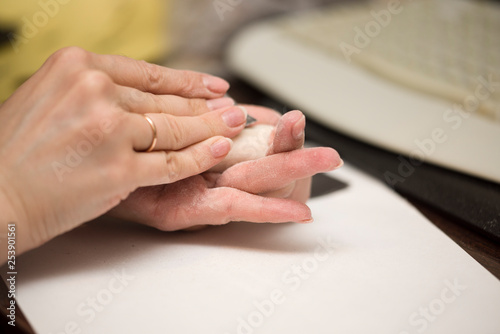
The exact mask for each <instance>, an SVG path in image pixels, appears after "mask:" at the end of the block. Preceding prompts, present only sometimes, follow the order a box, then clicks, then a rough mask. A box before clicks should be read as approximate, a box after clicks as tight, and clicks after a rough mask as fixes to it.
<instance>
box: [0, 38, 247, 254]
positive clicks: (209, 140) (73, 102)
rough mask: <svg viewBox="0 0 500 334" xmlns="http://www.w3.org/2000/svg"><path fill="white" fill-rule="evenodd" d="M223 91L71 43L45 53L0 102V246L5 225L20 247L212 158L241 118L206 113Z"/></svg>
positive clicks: (201, 79)
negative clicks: (155, 131) (41, 61)
mask: <svg viewBox="0 0 500 334" xmlns="http://www.w3.org/2000/svg"><path fill="white" fill-rule="evenodd" d="M228 88H229V85H228V84H227V83H226V82H225V81H224V80H222V79H220V78H215V77H212V76H209V75H206V74H201V73H195V72H188V71H178V70H172V69H168V68H164V67H160V66H156V65H151V64H148V63H145V62H141V61H135V60H132V59H128V58H125V57H120V56H105V55H96V54H93V53H90V52H87V51H84V50H82V49H79V48H67V49H63V50H60V51H58V52H57V53H55V54H54V55H53V56H51V57H50V58H49V59H48V60H47V61H46V63H45V64H44V65H43V66H42V67H41V68H40V70H39V71H37V72H36V73H35V74H34V75H33V76H32V77H31V78H30V79H29V80H27V81H26V82H25V83H24V84H23V85H22V86H21V87H20V88H19V89H18V90H17V91H16V92H15V93H14V94H13V95H12V96H11V97H10V98H9V99H8V100H7V101H5V102H4V103H3V104H2V105H1V106H0V161H1V164H0V212H2V217H1V218H0V219H1V229H2V230H1V231H0V236H1V238H2V239H1V244H2V249H3V248H4V247H5V246H4V245H6V232H7V230H6V229H7V223H9V222H14V223H16V239H17V243H16V245H17V246H16V251H17V254H20V253H22V252H24V251H26V250H29V249H31V248H34V247H36V246H38V245H41V244H42V243H44V242H46V241H48V240H50V239H51V238H53V237H55V236H57V235H59V234H61V233H64V232H66V231H68V230H70V229H72V228H74V227H76V226H78V225H79V224H81V223H83V222H85V221H88V220H91V219H93V218H96V217H98V216H100V215H102V214H104V213H106V212H107V211H108V210H110V209H111V208H113V207H114V206H116V205H117V204H118V203H120V201H121V200H123V199H125V198H127V196H128V195H129V194H130V193H132V192H133V191H134V190H136V189H137V188H139V187H145V186H153V185H158V184H165V183H173V182H176V181H178V180H180V179H183V178H186V177H189V176H192V175H196V174H199V173H201V172H203V171H205V170H207V169H208V168H210V167H212V166H213V165H215V164H217V163H218V162H220V161H221V160H222V159H223V158H224V157H225V155H226V154H227V153H228V152H229V150H230V147H231V141H230V140H229V139H227V138H225V137H228V138H231V137H234V136H236V135H237V134H238V133H239V132H241V130H242V129H243V128H244V123H245V118H246V114H245V112H244V111H243V110H241V109H240V108H236V107H232V108H231V107H227V106H226V107H224V108H222V109H217V110H211V108H210V107H211V106H212V107H213V105H216V106H218V107H220V106H224V105H231V104H233V102H232V100H230V99H225V100H222V101H221V100H220V99H221V98H222V97H223V96H224V94H225V93H226V91H227V89H228ZM208 102H211V103H208ZM212 109H214V108H212ZM233 109H235V110H233ZM229 110H232V111H234V112H235V113H236V116H235V115H233V116H232V117H228V118H227V117H226V118H227V119H229V120H230V123H232V124H231V126H229V125H228V124H226V123H225V122H224V115H226V112H227V111H229ZM143 113H149V114H148V115H149V116H150V117H151V118H152V119H153V121H154V123H155V124H156V126H157V128H158V144H157V149H156V150H155V151H154V152H151V153H145V152H141V151H143V150H145V149H146V148H147V147H149V145H150V144H151V142H152V139H153V137H152V129H151V126H150V125H149V123H148V122H147V121H146V120H145V119H144V117H143V116H142V115H140V114H143ZM238 115H239V116H238ZM238 122H239V125H236V124H235V123H238ZM160 149H161V150H160ZM163 150H164V151H163ZM6 253H7V252H6V251H5V252H3V251H2V252H1V256H3V257H5V254H6Z"/></svg>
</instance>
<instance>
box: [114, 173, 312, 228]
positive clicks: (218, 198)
mask: <svg viewBox="0 0 500 334" xmlns="http://www.w3.org/2000/svg"><path fill="white" fill-rule="evenodd" d="M198 181H199V180H198V179H197V178H196V176H194V177H192V178H189V179H187V180H183V181H182V182H180V183H174V184H172V185H168V186H156V187H146V188H140V189H138V190H136V191H135V192H134V193H132V194H131V195H130V196H129V197H128V198H127V199H126V200H125V201H124V202H123V203H122V205H120V206H119V207H117V208H114V209H113V210H111V211H110V213H111V214H112V215H113V216H115V217H119V218H124V219H128V220H131V219H132V220H134V221H137V222H140V223H143V224H146V225H149V226H153V227H155V228H158V229H160V230H163V231H177V230H185V229H187V228H190V227H192V226H200V225H223V224H226V223H228V222H230V221H248V222H255V223H268V222H269V223H284V222H298V223H310V222H312V216H311V210H310V209H309V207H307V206H306V205H305V204H303V203H300V202H295V201H291V200H286V199H274V198H265V197H261V196H257V195H252V194H248V193H246V192H243V191H239V190H236V189H232V188H215V189H205V191H201V192H199V194H198V195H197V196H191V195H189V194H185V193H183V192H182V189H177V188H179V187H177V186H182V187H187V188H189V189H193V188H192V187H191V186H195V187H196V189H198V187H200V186H201V184H200V182H198ZM175 190H177V192H178V193H175ZM123 204H126V206H124V205H123Z"/></svg>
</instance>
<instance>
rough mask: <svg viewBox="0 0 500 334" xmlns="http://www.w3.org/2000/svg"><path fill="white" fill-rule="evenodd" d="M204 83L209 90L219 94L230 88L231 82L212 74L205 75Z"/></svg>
mask: <svg viewBox="0 0 500 334" xmlns="http://www.w3.org/2000/svg"><path fill="white" fill-rule="evenodd" d="M203 84H204V85H205V87H207V89H208V90H209V91H211V92H212V93H217V94H223V93H225V92H227V91H228V89H229V83H228V82H227V81H226V80H224V79H221V78H218V77H214V76H211V75H205V76H204V77H203Z"/></svg>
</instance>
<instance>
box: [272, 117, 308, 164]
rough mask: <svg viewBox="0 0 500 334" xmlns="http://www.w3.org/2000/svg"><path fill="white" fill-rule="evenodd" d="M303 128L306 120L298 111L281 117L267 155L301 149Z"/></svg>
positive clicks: (303, 134)
mask: <svg viewBox="0 0 500 334" xmlns="http://www.w3.org/2000/svg"><path fill="white" fill-rule="evenodd" d="M305 126H306V118H305V116H304V114H302V113H301V112H300V111H298V110H293V111H290V112H288V113H286V114H285V115H283V117H281V119H280V120H279V122H278V125H277V126H276V134H275V136H274V140H273V142H272V144H271V147H270V148H269V151H268V155H271V154H276V153H282V152H289V151H293V150H297V149H300V148H302V147H303V146H304V137H305V133H304V129H305Z"/></svg>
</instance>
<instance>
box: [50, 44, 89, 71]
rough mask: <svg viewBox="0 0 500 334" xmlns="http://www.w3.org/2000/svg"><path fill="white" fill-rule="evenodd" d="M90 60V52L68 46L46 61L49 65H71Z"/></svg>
mask: <svg viewBox="0 0 500 334" xmlns="http://www.w3.org/2000/svg"><path fill="white" fill-rule="evenodd" d="M89 58H90V52H88V51H86V50H84V49H82V48H80V47H77V46H69V47H65V48H62V49H60V50H58V51H56V52H54V53H53V54H52V55H51V56H50V57H49V59H48V62H49V63H51V64H62V65H73V66H74V64H81V63H86V62H87V61H88V59H89Z"/></svg>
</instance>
